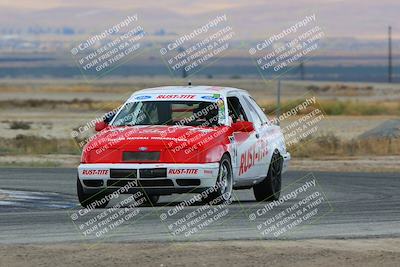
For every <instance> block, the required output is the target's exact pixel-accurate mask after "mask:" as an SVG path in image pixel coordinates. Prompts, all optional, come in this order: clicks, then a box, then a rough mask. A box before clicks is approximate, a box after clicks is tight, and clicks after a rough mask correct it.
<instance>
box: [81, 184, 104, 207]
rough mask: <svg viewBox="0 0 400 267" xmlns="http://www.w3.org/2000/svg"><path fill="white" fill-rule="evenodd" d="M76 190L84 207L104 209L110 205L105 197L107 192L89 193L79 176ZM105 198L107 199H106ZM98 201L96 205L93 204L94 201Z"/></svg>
mask: <svg viewBox="0 0 400 267" xmlns="http://www.w3.org/2000/svg"><path fill="white" fill-rule="evenodd" d="M76 191H77V193H78V200H79V203H80V204H81V205H82V207H84V208H89V207H90V208H95V209H102V208H105V207H107V205H108V202H109V201H108V200H107V199H105V198H104V197H105V194H104V193H96V194H88V193H85V192H84V191H83V187H82V184H81V181H80V180H79V178H77V179H76ZM104 200H105V201H104ZM96 201H98V202H97V203H96V205H93V203H95V202H96ZM100 201H101V203H100Z"/></svg>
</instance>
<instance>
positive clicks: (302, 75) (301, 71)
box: [299, 61, 305, 81]
mask: <svg viewBox="0 0 400 267" xmlns="http://www.w3.org/2000/svg"><path fill="white" fill-rule="evenodd" d="M299 68H300V79H301V80H302V81H304V75H305V73H304V62H303V61H301V62H300V66H299Z"/></svg>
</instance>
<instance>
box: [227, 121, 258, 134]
mask: <svg viewBox="0 0 400 267" xmlns="http://www.w3.org/2000/svg"><path fill="white" fill-rule="evenodd" d="M231 127H232V129H233V131H234V132H245V133H248V132H252V131H254V124H253V123H252V122H250V121H238V122H235V123H232V125H231Z"/></svg>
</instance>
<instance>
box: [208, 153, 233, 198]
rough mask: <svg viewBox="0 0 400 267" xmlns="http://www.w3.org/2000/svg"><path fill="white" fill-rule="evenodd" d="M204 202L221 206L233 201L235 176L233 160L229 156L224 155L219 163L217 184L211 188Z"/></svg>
mask: <svg viewBox="0 0 400 267" xmlns="http://www.w3.org/2000/svg"><path fill="white" fill-rule="evenodd" d="M210 189H211V190H210V193H209V194H207V196H206V197H205V199H204V201H205V202H206V203H210V202H211V204H221V203H224V202H226V201H228V200H230V199H231V197H232V191H233V175H232V164H231V159H230V157H229V156H228V155H226V154H225V155H224V156H222V158H221V161H220V163H219V171H218V177H217V183H216V185H215V186H214V187H212V188H210Z"/></svg>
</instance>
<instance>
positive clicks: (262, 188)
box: [253, 151, 283, 201]
mask: <svg viewBox="0 0 400 267" xmlns="http://www.w3.org/2000/svg"><path fill="white" fill-rule="evenodd" d="M282 164H283V158H282V157H281V156H280V154H279V152H278V151H275V152H274V154H273V155H272V158H271V163H270V164H269V168H268V174H267V177H265V179H264V180H263V181H262V182H261V183H259V184H256V185H254V186H253V191H254V196H255V197H256V200H257V201H274V200H278V199H279V196H280V194H281V186H282Z"/></svg>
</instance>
